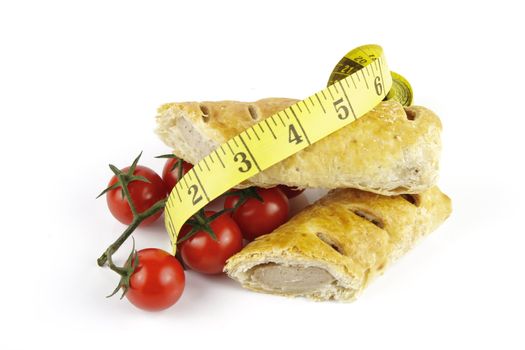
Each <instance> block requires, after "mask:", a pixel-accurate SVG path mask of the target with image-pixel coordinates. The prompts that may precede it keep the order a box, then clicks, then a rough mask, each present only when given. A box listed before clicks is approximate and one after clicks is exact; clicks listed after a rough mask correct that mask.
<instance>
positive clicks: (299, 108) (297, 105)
mask: <svg viewBox="0 0 525 350" xmlns="http://www.w3.org/2000/svg"><path fill="white" fill-rule="evenodd" d="M299 103H301V101H299V102H298V103H297V104H296V106H297V108H299V111H300V112H301V113H303V110H302V109H301V106H299Z"/></svg>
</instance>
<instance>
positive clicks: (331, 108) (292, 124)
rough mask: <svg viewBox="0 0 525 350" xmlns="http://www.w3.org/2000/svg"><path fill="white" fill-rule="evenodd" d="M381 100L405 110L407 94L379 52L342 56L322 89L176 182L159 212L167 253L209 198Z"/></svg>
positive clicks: (374, 48)
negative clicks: (162, 213)
mask: <svg viewBox="0 0 525 350" xmlns="http://www.w3.org/2000/svg"><path fill="white" fill-rule="evenodd" d="M385 98H386V99H397V100H398V101H400V102H401V103H403V104H405V105H410V103H411V101H412V89H411V87H410V84H409V83H408V81H406V80H405V79H404V78H403V77H401V76H400V75H398V74H395V73H392V72H390V71H389V69H388V66H387V63H386V60H385V58H384V55H383V49H382V48H381V47H380V46H378V45H365V46H360V47H358V48H356V49H354V50H352V51H350V52H348V53H347V54H346V55H345V57H343V58H342V59H341V61H339V63H338V64H337V65H336V67H335V68H334V70H333V72H332V74H331V76H330V79H329V81H328V87H327V88H325V89H323V90H321V91H319V92H317V93H315V94H313V95H312V96H309V97H307V98H306V99H304V100H302V101H299V102H297V103H295V104H294V105H292V106H290V107H288V108H286V109H285V110H283V111H281V112H279V113H276V114H274V115H272V116H271V117H269V118H266V119H265V120H262V121H261V122H259V123H257V124H255V125H253V126H252V127H250V128H248V129H246V130H245V131H243V132H242V133H240V134H239V135H237V136H235V137H233V138H232V139H230V140H228V141H227V142H225V143H223V144H222V145H220V146H219V147H218V148H217V149H216V150H215V151H213V152H211V153H210V154H209V155H207V156H206V157H204V158H203V159H202V160H201V161H199V163H197V164H195V166H194V167H193V169H192V170H191V171H189V172H188V173H187V174H186V175H184V176H183V177H182V179H180V181H179V182H178V183H177V185H176V186H175V187H174V188H173V190H172V192H171V194H170V196H169V198H168V201H167V203H166V209H165V224H166V229H167V231H168V233H169V235H170V238H171V243H172V246H173V252H174V253H175V252H176V249H177V244H176V242H177V235H178V232H179V231H180V229H181V227H182V225H184V223H185V222H186V220H187V219H189V218H190V217H191V216H192V215H193V214H195V213H196V212H197V211H198V210H199V209H201V208H203V207H204V206H205V205H206V204H208V203H209V202H210V201H212V200H213V199H214V198H216V197H218V196H220V195H221V194H223V193H224V192H225V191H227V190H229V189H230V188H232V187H234V186H235V185H237V184H239V183H241V182H242V181H244V180H246V179H248V178H250V177H252V176H254V175H256V174H257V173H259V172H261V171H263V170H264V169H266V168H268V167H270V166H272V165H273V164H275V163H278V162H280V161H281V160H283V159H285V158H287V157H289V156H291V155H292V154H294V153H296V152H298V151H300V150H302V149H303V148H306V147H308V146H309V145H311V144H312V143H314V142H317V141H319V140H320V139H322V138H323V137H325V136H328V135H329V134H331V133H333V132H334V131H336V130H338V129H340V128H342V127H344V126H345V125H348V124H350V123H352V122H353V121H355V120H357V119H358V118H359V117H361V116H363V115H364V114H365V113H367V112H368V111H370V110H371V109H372V108H373V107H375V106H376V105H377V104H378V103H379V102H381V101H382V100H383V99H385Z"/></svg>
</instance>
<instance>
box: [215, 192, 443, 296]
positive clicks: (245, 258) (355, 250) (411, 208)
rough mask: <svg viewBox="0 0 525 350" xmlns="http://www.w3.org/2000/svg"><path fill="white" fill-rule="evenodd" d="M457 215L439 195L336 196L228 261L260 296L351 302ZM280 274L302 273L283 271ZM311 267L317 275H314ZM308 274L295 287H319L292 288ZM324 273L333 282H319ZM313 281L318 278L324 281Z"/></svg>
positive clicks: (228, 269)
mask: <svg viewBox="0 0 525 350" xmlns="http://www.w3.org/2000/svg"><path fill="white" fill-rule="evenodd" d="M450 213H451V202H450V199H449V198H448V197H447V196H446V195H445V194H443V193H442V192H441V191H440V190H439V189H438V188H437V187H433V188H431V189H429V190H427V191H425V192H423V193H421V194H418V195H399V196H393V197H387V196H382V195H377V194H372V193H368V192H363V191H360V190H355V189H339V190H333V191H331V192H329V193H328V194H327V195H326V196H325V197H323V198H321V199H320V200H319V201H317V202H316V203H314V204H312V205H310V206H308V207H307V208H305V209H304V210H303V211H301V212H300V213H298V214H297V215H296V216H294V217H293V218H292V219H290V220H289V221H288V222H287V223H285V224H284V225H282V226H281V227H279V228H278V229H276V230H275V231H274V232H273V233H271V234H268V235H265V236H262V237H259V238H258V239H256V240H255V241H253V242H251V243H250V244H248V245H247V246H246V247H245V248H244V249H243V250H242V251H241V252H239V253H238V254H236V255H234V256H233V257H231V258H230V259H229V260H228V262H227V264H226V267H225V271H226V272H227V274H228V275H229V276H230V277H232V278H233V279H235V280H237V281H239V282H240V283H241V284H242V285H243V286H244V287H245V288H248V289H251V290H255V291H259V292H265V293H273V294H280V295H287V296H304V297H308V298H311V299H315V300H329V299H335V300H340V301H351V300H353V299H354V298H355V297H356V296H357V295H358V294H359V293H360V292H361V291H362V290H363V289H364V288H365V287H366V285H367V284H368V282H369V281H370V280H371V279H373V278H374V277H376V276H378V275H380V274H382V273H383V271H384V270H385V268H386V267H387V266H388V265H389V264H390V263H392V262H393V261H394V260H396V259H397V258H399V257H400V256H402V255H403V254H404V253H405V252H407V251H408V250H409V249H410V248H411V247H412V246H413V245H414V243H415V242H416V241H417V240H418V239H420V238H421V237H422V236H424V235H426V234H428V233H430V232H432V231H433V230H434V229H436V228H437V227H438V226H439V225H440V224H441V223H442V222H443V221H444V220H445V219H446V218H447V217H448V216H449V215H450ZM276 266H283V267H293V268H294V269H295V270H293V269H292V270H290V269H288V268H285V269H283V270H282V271H275V270H276V268H275V267H276ZM260 267H270V268H269V269H267V271H266V272H267V275H269V274H270V273H273V274H274V275H273V277H271V275H270V277H269V278H268V281H263V280H258V279H256V278H254V276H255V277H257V276H261V275H263V273H258V275H256V273H255V271H257V269H259V268H260ZM310 267H314V268H315V269H311V270H308V269H306V268H310ZM301 269H306V270H305V271H307V273H302V274H301V275H298V276H299V277H298V278H296V279H295V281H299V280H300V279H301V278H304V277H305V276H306V277H307V278H310V280H312V281H314V282H315V283H317V285H315V283H314V282H312V286H310V288H309V289H308V287H305V286H304V283H303V284H301V285H300V286H299V287H296V286H295V285H294V283H296V282H294V280H293V278H292V280H291V282H290V281H285V280H284V279H286V278H288V279H289V278H290V275H292V277H293V273H294V271H300V270H301ZM319 269H321V270H323V271H326V272H328V273H329V274H330V275H331V276H332V280H327V279H326V276H325V275H322V274H319V273H318V272H319ZM279 274H280V275H279ZM312 274H317V275H316V276H317V277H316V278H317V280H316V279H315V278H311V276H312ZM272 278H273V279H272ZM279 278H282V279H283V280H279ZM316 281H322V283H321V282H316ZM327 281H328V282H327ZM265 283H267V284H265ZM268 283H273V284H272V285H270V284H268ZM287 288H291V290H290V289H287ZM305 288H306V289H305Z"/></svg>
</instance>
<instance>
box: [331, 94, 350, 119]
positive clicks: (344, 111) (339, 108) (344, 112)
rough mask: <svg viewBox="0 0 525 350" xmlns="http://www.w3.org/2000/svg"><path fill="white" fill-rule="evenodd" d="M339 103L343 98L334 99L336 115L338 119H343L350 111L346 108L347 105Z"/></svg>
mask: <svg viewBox="0 0 525 350" xmlns="http://www.w3.org/2000/svg"><path fill="white" fill-rule="evenodd" d="M341 103H343V98H340V99H339V100H337V101H334V108H335V110H336V111H337V113H338V114H337V117H339V119H341V120H344V119H346V118H348V115H349V113H350V111H349V110H348V107H346V106H345V105H341ZM339 105H340V106H339Z"/></svg>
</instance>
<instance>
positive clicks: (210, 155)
mask: <svg viewBox="0 0 525 350" xmlns="http://www.w3.org/2000/svg"><path fill="white" fill-rule="evenodd" d="M212 155H213V153H210V154H209V155H208V156H209V158H210V160H211V162H212V163H213V164H215V161H214V160H213V157H212ZM208 170H210V169H208Z"/></svg>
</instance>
